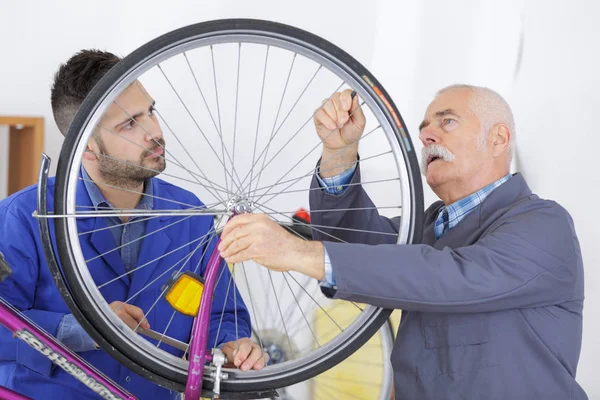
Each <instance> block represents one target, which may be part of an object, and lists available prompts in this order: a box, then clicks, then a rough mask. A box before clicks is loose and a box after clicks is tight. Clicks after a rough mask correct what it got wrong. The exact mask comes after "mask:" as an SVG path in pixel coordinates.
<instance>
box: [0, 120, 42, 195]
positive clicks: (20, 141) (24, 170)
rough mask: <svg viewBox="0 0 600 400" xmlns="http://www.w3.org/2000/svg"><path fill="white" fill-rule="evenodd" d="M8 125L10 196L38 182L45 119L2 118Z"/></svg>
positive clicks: (0, 121)
mask: <svg viewBox="0 0 600 400" xmlns="http://www.w3.org/2000/svg"><path fill="white" fill-rule="evenodd" d="M0 125H8V131H9V139H8V140H9V145H8V195H9V196H10V195H11V194H13V193H15V192H18V191H19V190H21V189H24V188H26V187H27V186H30V185H33V184H34V183H36V182H37V176H38V169H39V165H40V159H41V155H42V152H43V151H44V118H42V117H11V116H0Z"/></svg>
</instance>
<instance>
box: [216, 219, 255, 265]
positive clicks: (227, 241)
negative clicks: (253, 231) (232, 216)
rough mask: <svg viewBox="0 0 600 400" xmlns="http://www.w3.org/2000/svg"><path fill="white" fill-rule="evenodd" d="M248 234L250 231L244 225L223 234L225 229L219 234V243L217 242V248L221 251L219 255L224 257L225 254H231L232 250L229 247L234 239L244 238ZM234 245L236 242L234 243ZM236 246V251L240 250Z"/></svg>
mask: <svg viewBox="0 0 600 400" xmlns="http://www.w3.org/2000/svg"><path fill="white" fill-rule="evenodd" d="M249 234H250V232H249V230H248V228H247V226H246V225H242V226H237V227H236V228H235V229H233V230H232V231H230V232H229V233H227V234H225V231H223V234H221V243H219V247H218V248H217V249H218V250H219V252H221V257H225V255H226V254H229V255H230V254H233V253H232V250H231V249H230V247H231V245H232V244H233V243H235V242H236V241H238V240H240V239H243V238H245V237H246V236H248V235H249ZM236 245H238V244H237V243H236ZM237 248H238V251H239V250H242V249H241V248H239V247H237Z"/></svg>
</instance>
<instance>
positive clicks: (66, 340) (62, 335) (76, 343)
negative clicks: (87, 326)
mask: <svg viewBox="0 0 600 400" xmlns="http://www.w3.org/2000/svg"><path fill="white" fill-rule="evenodd" d="M56 338H57V339H58V340H59V341H61V342H62V343H63V344H64V345H65V346H67V347H68V348H69V349H71V350H73V351H74V352H77V353H80V352H83V351H91V350H96V349H97V347H96V344H95V343H94V340H93V339H92V338H91V337H90V335H88V333H87V332H86V331H85V330H84V329H83V328H82V327H81V325H79V323H78V322H77V320H76V319H75V317H74V316H73V314H65V315H64V316H63V317H62V319H61V320H60V324H59V325H58V333H57V335H56Z"/></svg>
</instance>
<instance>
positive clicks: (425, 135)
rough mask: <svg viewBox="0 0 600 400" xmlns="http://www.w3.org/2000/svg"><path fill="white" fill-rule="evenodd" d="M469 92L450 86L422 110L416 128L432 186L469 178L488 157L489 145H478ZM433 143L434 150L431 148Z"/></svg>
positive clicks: (477, 130)
mask: <svg viewBox="0 0 600 400" xmlns="http://www.w3.org/2000/svg"><path fill="white" fill-rule="evenodd" d="M469 95H470V92H469V90H468V89H462V88H461V89H451V90H449V91H447V92H444V93H443V94H441V95H440V96H438V97H437V98H436V99H435V100H434V101H433V102H432V103H431V104H430V105H429V107H427V110H426V112H425V117H424V119H423V122H422V123H421V126H420V129H419V132H420V134H419V139H420V140H421V142H422V143H423V146H424V149H423V155H424V157H423V160H422V163H423V165H422V170H423V172H424V174H425V176H426V178H427V183H428V184H429V186H431V187H432V188H433V189H435V188H436V187H437V186H439V185H443V184H446V183H452V182H461V181H463V182H464V181H468V180H469V179H470V178H472V177H474V176H475V175H476V174H477V173H478V172H479V171H480V169H481V168H483V167H485V165H486V164H487V163H486V161H489V160H490V159H491V154H490V152H489V151H488V149H487V148H483V149H481V148H480V146H479V141H480V139H479V138H480V132H481V124H480V122H479V118H477V116H476V115H475V114H474V113H473V112H472V111H471V109H470V108H469ZM435 147H437V151H432V150H436V149H435ZM444 150H447V151H444ZM444 153H445V154H444ZM449 153H450V154H449ZM444 155H445V157H443V156H444Z"/></svg>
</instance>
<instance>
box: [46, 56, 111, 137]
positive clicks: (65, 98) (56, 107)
mask: <svg viewBox="0 0 600 400" xmlns="http://www.w3.org/2000/svg"><path fill="white" fill-rule="evenodd" d="M119 61H121V57H118V56H116V55H114V54H113V53H109V52H107V51H100V50H81V51H79V52H77V53H76V54H75V55H73V56H72V57H71V58H69V60H67V62H66V63H64V64H62V65H61V66H60V68H59V69H58V71H57V72H56V74H55V75H54V82H53V84H52V89H51V94H50V101H51V103H52V113H53V114H54V120H55V121H56V125H58V129H59V130H60V132H61V133H62V134H63V135H66V134H67V132H68V130H69V126H70V125H71V122H73V118H75V114H76V113H77V110H78V109H79V107H80V106H81V103H83V100H84V99H85V97H86V96H87V95H88V93H89V92H90V91H91V90H92V88H93V87H94V85H96V83H98V81H99V80H100V78H102V77H103V76H104V75H105V74H106V73H107V72H108V71H109V70H110V69H111V68H112V67H114V66H115V65H117V63H118V62H119Z"/></svg>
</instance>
